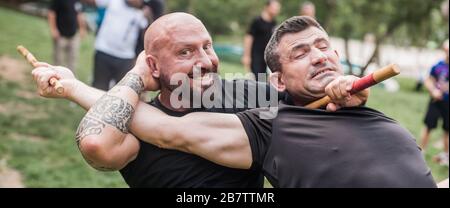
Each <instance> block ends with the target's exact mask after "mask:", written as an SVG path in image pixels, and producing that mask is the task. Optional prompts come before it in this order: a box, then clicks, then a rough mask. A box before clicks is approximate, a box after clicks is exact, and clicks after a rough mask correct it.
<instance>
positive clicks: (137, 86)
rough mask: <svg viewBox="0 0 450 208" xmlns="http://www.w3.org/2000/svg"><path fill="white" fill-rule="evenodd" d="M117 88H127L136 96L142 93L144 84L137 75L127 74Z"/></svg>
mask: <svg viewBox="0 0 450 208" xmlns="http://www.w3.org/2000/svg"><path fill="white" fill-rule="evenodd" d="M117 86H128V87H130V88H131V89H133V90H134V91H135V92H136V93H137V94H138V95H140V94H141V92H142V91H144V82H143V81H142V79H141V77H140V76H139V75H137V74H133V73H129V74H127V75H126V76H125V77H124V78H123V79H122V80H121V81H120V82H119V83H118V84H117Z"/></svg>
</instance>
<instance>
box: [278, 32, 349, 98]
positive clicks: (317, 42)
mask: <svg viewBox="0 0 450 208" xmlns="http://www.w3.org/2000/svg"><path fill="white" fill-rule="evenodd" d="M278 53H279V54H280V62H281V66H282V69H281V80H280V84H281V85H283V86H284V87H285V89H286V90H287V91H288V92H289V94H290V95H291V96H292V98H293V99H294V101H295V99H297V100H300V101H304V102H305V101H307V102H309V101H313V100H315V99H318V98H321V97H323V96H325V87H326V86H327V85H328V84H329V83H330V82H331V81H333V80H334V79H335V78H337V77H339V76H341V75H343V70H342V66H341V64H340V62H339V56H338V54H337V52H336V51H335V50H334V49H333V48H332V47H331V46H330V41H329V37H328V35H327V33H326V32H324V31H322V30H320V29H319V28H317V27H309V28H307V29H306V30H303V31H301V32H298V33H291V34H286V35H284V36H283V37H282V39H281V41H280V44H279V45H278Z"/></svg>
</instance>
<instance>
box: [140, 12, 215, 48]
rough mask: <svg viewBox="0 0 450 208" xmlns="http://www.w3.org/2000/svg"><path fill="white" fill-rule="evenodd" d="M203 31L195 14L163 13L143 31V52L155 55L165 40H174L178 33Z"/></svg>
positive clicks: (204, 29)
mask: <svg viewBox="0 0 450 208" xmlns="http://www.w3.org/2000/svg"><path fill="white" fill-rule="evenodd" d="M196 31H199V32H204V31H206V32H207V30H206V28H205V26H204V25H203V23H202V22H201V21H200V20H199V19H197V18H196V17H195V16H193V15H191V14H187V13H182V12H177V13H171V14H167V15H164V16H162V17H160V18H158V19H157V20H156V21H155V22H153V23H152V24H151V25H150V27H149V28H148V29H147V31H146V33H145V40H144V46H145V52H146V54H152V55H155V52H156V51H159V49H160V48H161V47H163V46H164V45H165V43H166V42H167V41H171V40H176V39H177V38H179V37H177V36H178V35H180V34H184V33H192V32H196Z"/></svg>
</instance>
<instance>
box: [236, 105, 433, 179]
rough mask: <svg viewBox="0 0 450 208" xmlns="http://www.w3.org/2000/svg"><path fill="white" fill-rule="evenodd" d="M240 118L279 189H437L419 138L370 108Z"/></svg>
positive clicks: (256, 157) (289, 109) (284, 109)
mask: <svg viewBox="0 0 450 208" xmlns="http://www.w3.org/2000/svg"><path fill="white" fill-rule="evenodd" d="M279 107H280V108H279V111H278V116H277V117H276V118H275V119H273V120H263V119H260V118H259V112H260V111H261V109H254V110H249V111H245V112H241V113H238V114H237V115H238V117H239V118H240V120H241V121H242V124H243V126H244V128H245V130H246V132H247V135H248V137H249V140H250V145H251V149H252V154H253V162H254V164H253V168H262V169H263V172H264V174H265V176H266V177H267V178H268V179H269V181H270V182H271V184H272V185H273V186H274V187H301V188H310V187H314V188H316V187H436V184H435V182H434V180H433V177H432V175H431V171H430V169H429V168H428V167H427V165H426V163H425V161H424V159H423V157H422V154H421V152H420V149H419V148H418V146H417V144H416V142H415V140H414V137H413V136H412V135H411V134H410V133H409V132H408V131H407V130H406V129H404V128H403V127H401V126H400V125H399V124H398V123H397V122H395V121H394V120H392V119H390V118H388V117H386V116H385V115H384V114H382V113H380V112H378V111H375V110H372V109H370V108H365V107H356V108H347V109H342V110H340V111H338V112H335V113H331V112H326V111H324V110H308V109H305V108H302V107H298V106H291V105H285V104H280V105H279Z"/></svg>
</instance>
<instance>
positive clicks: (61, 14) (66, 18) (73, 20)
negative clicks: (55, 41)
mask: <svg viewBox="0 0 450 208" xmlns="http://www.w3.org/2000/svg"><path fill="white" fill-rule="evenodd" d="M81 9H82V7H81V3H80V2H79V0H53V1H52V3H51V5H50V10H53V11H54V12H55V13H56V26H57V28H58V31H59V33H60V34H61V36H64V37H73V36H74V35H75V34H76V33H77V30H78V21H77V15H78V13H79V12H81Z"/></svg>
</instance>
